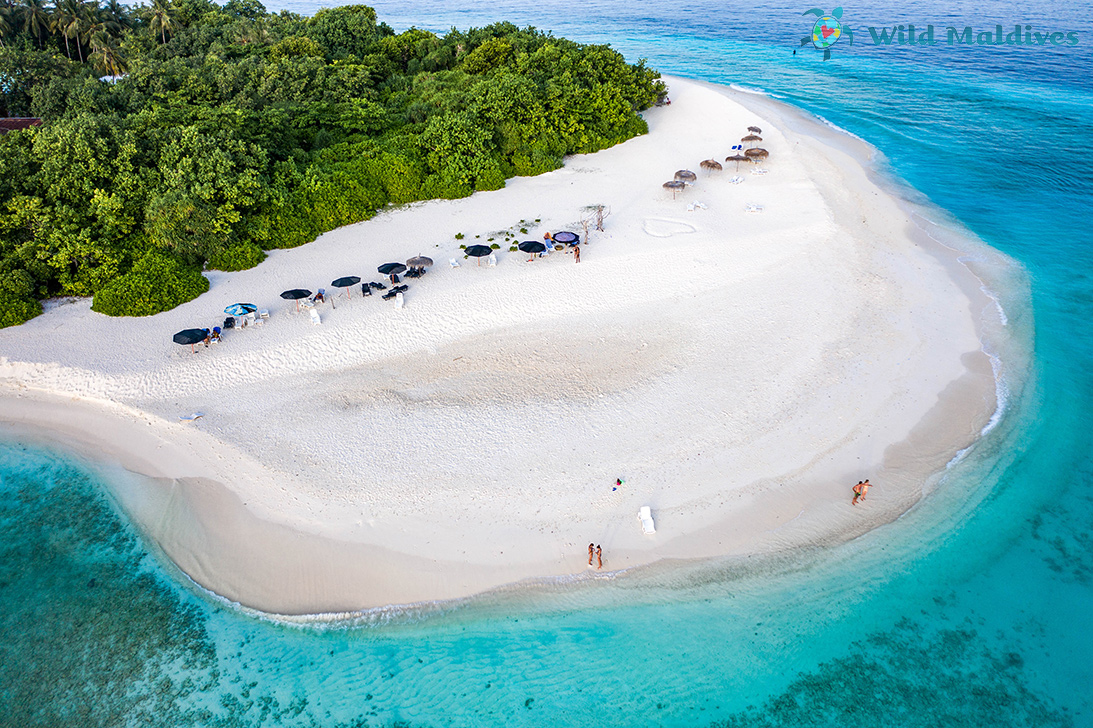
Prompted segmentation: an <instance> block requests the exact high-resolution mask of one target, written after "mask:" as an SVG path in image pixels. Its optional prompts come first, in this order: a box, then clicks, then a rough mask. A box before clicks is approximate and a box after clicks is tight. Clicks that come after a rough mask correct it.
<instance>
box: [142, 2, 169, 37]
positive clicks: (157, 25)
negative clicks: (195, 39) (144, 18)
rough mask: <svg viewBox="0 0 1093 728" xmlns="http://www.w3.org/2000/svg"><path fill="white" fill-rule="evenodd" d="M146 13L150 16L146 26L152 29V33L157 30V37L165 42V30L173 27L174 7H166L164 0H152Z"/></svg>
mask: <svg viewBox="0 0 1093 728" xmlns="http://www.w3.org/2000/svg"><path fill="white" fill-rule="evenodd" d="M148 14H149V18H150V21H149V23H148V27H150V28H151V29H152V32H153V33H155V32H156V31H157V30H158V31H159V37H160V38H161V39H162V41H163V42H164V43H166V42H167V32H168V31H172V30H174V28H175V21H174V15H175V10H174V8H172V7H168V5H167V3H166V2H164V0H152V7H151V8H150V9H149V11H148Z"/></svg>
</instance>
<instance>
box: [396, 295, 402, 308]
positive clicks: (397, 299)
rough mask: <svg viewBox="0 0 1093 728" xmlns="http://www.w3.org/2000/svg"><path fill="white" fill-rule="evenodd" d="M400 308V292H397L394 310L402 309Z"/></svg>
mask: <svg viewBox="0 0 1093 728" xmlns="http://www.w3.org/2000/svg"><path fill="white" fill-rule="evenodd" d="M402 306H403V299H402V291H399V292H398V293H396V294H395V308H402Z"/></svg>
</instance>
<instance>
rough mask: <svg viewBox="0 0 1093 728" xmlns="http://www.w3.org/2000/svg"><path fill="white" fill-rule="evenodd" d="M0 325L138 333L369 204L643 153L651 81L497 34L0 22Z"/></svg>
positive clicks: (162, 4) (261, 18)
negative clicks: (80, 310) (631, 142)
mask: <svg viewBox="0 0 1093 728" xmlns="http://www.w3.org/2000/svg"><path fill="white" fill-rule="evenodd" d="M0 41H2V44H3V45H2V47H0V117H17V118H22V119H28V120H34V121H33V122H32V123H26V124H21V125H19V126H21V127H22V128H16V129H14V130H12V131H10V132H8V133H6V134H3V135H0V326H11V325H15V324H20V323H22V322H24V321H26V320H28V319H30V318H32V317H34V316H36V315H38V314H39V313H40V312H41V310H42V308H41V303H40V301H41V300H43V299H49V298H56V297H68V296H79V297H88V296H93V297H94V303H93V308H94V310H95V311H98V312H100V313H105V314H109V315H113V316H144V315H150V314H155V313H158V312H161V311H165V310H168V309H171V308H173V307H175V306H177V305H179V304H180V303H183V302H185V301H189V300H192V299H193V298H195V297H197V296H199V295H200V294H202V293H204V292H205V291H207V290H208V288H209V282H208V279H207V278H206V277H205V276H204V275H202V271H203V270H205V271H208V270H219V271H240V270H244V269H247V268H250V267H253V266H255V265H257V264H258V263H259V262H261V261H262V260H263V259H264V258H265V256H266V251H269V250H273V249H279V248H292V247H295V246H298V245H302V244H304V243H307V242H309V241H311V240H314V239H315V238H316V236H318V235H320V234H322V233H325V232H327V231H331V230H334V229H336V228H338V227H340V226H343V225H347V224H351V223H356V222H360V221H362V220H366V219H368V218H370V217H372V216H373V215H374V214H375V213H376V211H377V210H380V209H382V208H384V207H386V206H388V205H400V204H405V203H411V202H416V201H421V200H429V199H436V198H443V199H455V198H462V197H466V196H468V195H470V194H472V193H473V192H475V191H481V190H496V189H499V188H501V187H503V186H504V184H505V181H506V179H508V178H512V177H514V176H529V175H538V174H541V173H543V172H548V171H550V170H554V169H557V168H559V167H560V166H561V165H562V161H563V159H564V158H565V157H566V156H567V155H572V154H586V153H591V152H596V151H598V150H601V149H605V148H608V147H610V146H612V145H615V144H617V143H619V142H622V141H625V140H627V139H630V138H632V137H634V136H637V135H640V134H643V133H645V132H646V131H647V129H648V127H647V125H646V122H645V121H644V120H643V119H642V118H641V117H640V115H639V113H638V112H640V111H641V110H644V109H647V108H649V107H650V106H652V105H654V104H656V103H657V102H658V101H659V100H662V99H663V98H664V96H665V94H666V91H665V86H664V84H663V82H661V81H660V80H659V74H658V73H656V72H655V71H653V70H652V69H649V68H647V67H646V66H645V65H644V64H643V63H637V64H629V63H627V62H626V61H625V60H624V59H623V57H622V56H621V55H620V54H618V53H617V52H615V51H614V50H612V49H610V48H608V47H606V46H596V45H582V44H579V43H575V42H572V41H568V40H565V39H561V38H555V37H553V36H552V35H550V34H548V33H542V32H539V31H536V30H535V29H533V28H525V29H520V28H517V27H516V26H514V25H511V24H507V23H499V24H495V25H491V26H488V27H485V28H480V29H473V30H469V31H466V32H460V31H457V30H452V31H451V32H449V33H447V34H445V35H444V36H438V35H435V34H433V33H430V32H426V31H422V30H417V29H410V30H407V31H405V32H403V33H399V34H396V33H395V32H394V31H392V29H391V28H390V27H388V26H387V25H385V24H384V23H381V22H377V18H376V14H375V11H374V10H372V9H371V8H369V7H366V6H363V5H354V6H346V7H338V8H329V9H324V10H321V11H319V12H318V13H316V14H315V15H314V16H313V17H310V18H306V17H301V16H299V15H295V14H293V13H289V12H281V13H268V12H266V10H265V9H264V8H263V7H262V5H261V4H260V3H258V2H257V0H230V1H229V2H228V3H226V4H225V5H223V6H221V5H217V4H215V3H213V2H210V0H175V1H172V2H166V1H165V0H155V2H153V4H152V5H150V6H140V7H137V8H130V7H127V6H125V5H121V4H119V3H118V2H117V0H109V2H107V3H105V4H100V3H98V2H87V1H86V0H59V1H58V2H57V3H56V5H55V6H50V5H47V4H46V3H44V2H43V1H42V0H19V2H17V3H15V4H14V5H0Z"/></svg>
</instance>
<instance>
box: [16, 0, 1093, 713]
mask: <svg viewBox="0 0 1093 728" xmlns="http://www.w3.org/2000/svg"><path fill="white" fill-rule="evenodd" d="M274 7H281V6H274ZM284 7H288V8H290V9H293V10H296V11H299V12H312V11H314V9H316V7H318V5H315V4H311V3H286V4H285V5H284ZM376 7H377V10H378V12H379V14H380V17H381V19H383V20H386V21H387V22H388V23H389V24H390V25H392V26H393V27H395V28H396V30H401V29H404V28H406V27H408V26H409V25H411V24H413V25H417V26H418V27H423V28H428V29H434V30H444V29H446V28H448V27H450V26H453V25H454V26H458V27H461V28H465V27H467V26H471V25H483V24H485V23H488V22H491V21H493V20H502V19H507V20H511V21H513V22H515V23H517V24H518V25H534V26H536V27H539V28H542V29H551V30H553V31H554V32H556V33H557V34H558V35H564V36H567V37H572V38H575V39H578V40H584V41H590V42H610V43H611V44H612V45H613V46H614V47H616V48H618V49H619V50H621V51H622V52H624V53H625V54H626V55H627V57H628V58H631V59H632V60H636V59H637V58H641V57H645V58H648V59H649V62H650V64H651V65H653V66H654V67H656V68H658V69H660V70H662V71H664V72H667V73H674V74H678V75H683V76H688V77H693V78H699V79H704V80H709V81H715V82H720V83H732V84H738V85H740V86H744V87H747V88H751V89H756V90H759V89H761V90H764V91H766V92H769V93H772V94H775V95H776V96H777V97H779V98H781V99H783V100H785V101H787V102H789V103H792V104H795V105H798V106H801V107H803V108H805V109H808V110H809V111H812V112H814V113H816V114H819V115H822V116H823V117H824V118H826V119H828V120H830V121H831V122H833V123H835V124H837V125H838V126H840V127H842V128H844V129H847V130H849V131H851V132H853V133H854V134H857V135H858V136H861V137H862V138H864V139H866V140H867V141H869V142H871V143H872V144H874V145H875V146H877V147H878V148H879V149H880V150H881V152H882V153H883V155H884V161H883V162H882V164H883V171H884V172H885V173H887V174H889V175H890V176H891V179H892V182H893V184H895V185H898V186H900V188H901V189H902V190H903V192H904V194H906V195H908V196H909V197H912V198H915V199H917V200H919V201H920V202H924V203H926V204H928V205H934V206H937V207H938V208H941V209H943V210H945V211H947V213H943V212H941V211H940V210H936V209H935V210H933V211H932V212H931V213H928V214H931V215H932V216H933V217H935V218H937V219H938V221H940V222H942V223H943V224H944V225H945V226H946V227H952V228H959V227H960V226H966V227H967V229H969V230H971V231H972V232H973V233H975V234H976V235H978V236H979V237H981V238H982V239H983V240H984V241H986V242H987V243H989V244H990V245H991V246H993V247H995V248H997V249H999V250H1001V251H1003V252H1005V253H1007V254H1008V255H1010V256H1012V257H1013V258H1014V259H1016V260H1017V261H1018V262H1019V263H1020V265H1021V266H1022V271H1011V272H1010V273H1009V274H1002V275H1001V276H1000V279H999V280H998V283H999V285H1000V289H999V293H1000V295H1001V296H1002V302H1003V305H1004V306H1005V307H1006V310H1007V313H1008V314H1009V317H1010V320H1009V328H1010V329H1011V331H1012V332H1013V337H1014V339H1015V340H1018V341H1020V340H1023V339H1025V338H1028V339H1030V340H1031V341H1032V342H1033V347H1034V360H1033V363H1032V366H1031V369H1030V371H1028V372H1025V371H1014V372H1012V374H1014V376H1013V378H1012V382H1013V387H1012V389H1011V390H1010V391H1009V403H1008V409H1007V412H1006V416H1005V417H1004V418H1003V420H1002V422H1001V424H1000V425H999V426H998V427H997V428H995V429H994V430H993V431H991V433H990V434H989V435H988V436H987V437H985V438H984V440H983V441H982V442H981V443H980V445H979V446H978V447H977V448H976V449H975V450H974V451H973V452H972V453H971V454H970V455H969V456H968V457H967V458H965V459H964V460H963V461H961V462H960V463H958V464H956V465H955V466H954V467H953V468H952V469H951V470H950V472H949V474H948V477H947V481H946V482H945V483H943V485H942V486H941V487H939V488H938V490H937V491H936V492H935V493H934V495H933V496H932V497H931V498H929V499H927V500H926V501H924V502H923V503H922V504H921V505H920V506H919V507H917V508H916V509H914V510H913V511H912V512H911V513H909V514H908V515H907V516H905V517H904V518H903V519H901V520H900V521H899V522H897V523H895V524H892V525H890V526H888V527H885V528H883V529H879V530H878V531H876V532H874V533H872V534H870V535H868V536H867V537H865V538H862V539H859V540H857V541H855V542H854V543H851V544H848V545H847V546H845V547H841V548H839V549H836V550H834V551H831V552H823V553H808V554H800V555H798V556H796V557H795V558H793V559H792V560H788V561H785V562H763V563H754V564H751V563H748V564H737V563H721V564H719V563H711V564H702V565H695V566H693V567H689V568H686V569H676V570H674V571H672V572H670V573H668V572H666V573H664V574H662V575H660V576H659V577H657V576H655V575H654V576H651V577H648V578H646V579H643V580H641V581H640V582H638V581H636V580H621V581H617V582H614V583H604V584H601V585H597V586H594V587H591V588H587V587H585V588H560V589H556V590H552V591H550V592H544V593H534V594H510V595H502V596H498V597H491V598H488V599H482V600H478V601H474V602H471V603H469V604H464V605H458V606H454V607H451V608H449V609H445V610H442V611H437V612H433V613H429V614H420V615H411V616H409V617H400V618H396V619H393V620H387V619H385V618H379V617H377V618H376V619H374V620H371V621H369V622H368V623H366V624H359V625H356V626H353V627H348V628H347V627H340V628H337V629H331V628H319V627H316V626H314V625H308V626H292V625H281V624H274V623H271V622H267V621H262V620H259V619H256V618H252V617H250V616H247V615H243V614H240V613H238V612H236V611H234V610H232V609H231V608H230V607H227V606H224V605H221V604H219V603H218V602H215V601H213V600H209V599H207V598H205V597H204V596H202V595H199V594H197V593H195V592H194V591H192V590H191V589H190V588H189V587H187V586H184V584H185V580H184V579H180V578H179V576H178V574H176V573H175V572H174V571H173V569H172V568H171V567H170V565H169V564H163V563H161V562H160V561H159V560H158V559H157V558H155V557H153V556H150V555H149V554H148V552H147V550H146V546H145V545H144V544H143V542H142V541H141V539H140V538H139V537H138V536H137V535H135V534H134V533H133V532H132V530H131V528H130V526H129V525H128V524H127V521H126V520H125V518H124V517H123V516H121V515H119V514H118V513H117V511H116V509H115V508H114V507H113V505H112V504H111V502H110V501H109V499H108V497H107V496H106V495H105V493H106V491H105V489H104V488H103V487H102V485H101V483H100V482H99V479H100V478H103V477H111V475H110V474H109V473H106V474H94V473H92V471H91V470H89V469H88V468H87V467H86V466H85V465H82V464H80V463H75V462H72V461H69V460H66V459H65V458H64V457H62V456H60V455H58V454H56V453H51V452H47V451H43V450H37V449H33V448H26V447H23V446H17V445H12V446H6V447H3V448H0V548H2V549H3V558H2V559H0V605H2V607H3V608H2V610H0V725H4V726H9V725H10V726H28V725H57V724H60V723H67V724H85V725H139V724H155V725H179V726H189V725H194V726H198V725H201V726H204V725H214V726H221V725H223V726H228V725H232V726H237V725H241V726H247V725H289V726H312V725H321V726H343V725H345V726H349V725H389V724H395V723H404V724H408V725H498V724H509V725H573V726H582V725H624V724H625V725H654V724H655V725H676V726H697V725H732V726H743V725H749V726H750V725H756V726H790V725H792V726H829V725H830V726H855V725H863V726H864V725H870V726H871V725H909V726H919V725H921V726H954V725H969V726H972V725H974V726H982V725H1011V726H1069V725H1074V726H1087V725H1093V704H1091V697H1090V696H1091V695H1093V536H1091V532H1093V466H1091V465H1090V454H1091V453H1093V435H1091V433H1093V426H1091V425H1093V416H1091V414H1090V413H1091V412H1093V408H1091V406H1090V405H1091V404H1093V374H1091V373H1090V369H1091V366H1090V365H1091V363H1093V327H1090V326H1089V324H1088V323H1087V322H1088V320H1089V319H1090V318H1091V316H1093V285H1091V279H1090V275H1091V273H1093V252H1091V251H1093V245H1091V244H1093V233H1091V231H1090V229H1089V224H1088V223H1089V221H1090V220H1093V162H1091V161H1090V156H1089V153H1088V148H1089V143H1090V140H1091V139H1093V84H1091V82H1090V80H1089V77H1088V69H1089V68H1091V67H1093V63H1091V62H1090V60H1091V58H1090V48H1091V47H1093V25H1091V20H1090V18H1091V17H1093V14H1090V8H1089V7H1088V6H1087V5H1085V4H1082V3H1076V2H1070V3H1052V4H1050V5H1048V4H1041V5H1036V6H1028V7H1024V8H1021V7H1017V6H1014V5H1010V4H1002V3H1000V2H994V1H992V2H978V3H974V4H972V3H958V4H953V5H943V4H941V3H938V2H933V1H931V2H918V3H911V4H906V5H902V4H901V5H899V6H898V8H897V6H895V5H881V4H879V3H877V2H869V3H863V4H860V5H858V6H855V7H847V9H846V13H845V15H844V19H845V20H846V21H847V22H848V23H850V24H851V25H852V26H853V27H854V28H855V30H856V32H855V36H856V37H855V40H856V42H855V45H854V46H853V47H841V44H840V45H837V46H836V49H835V50H836V53H835V55H834V58H833V59H832V60H831V61H828V62H823V61H822V60H821V57H820V55H819V53H818V52H815V51H811V50H810V49H807V48H806V49H802V50H801V51H799V52H798V53H797V55H793V53H792V51H793V49H794V48H797V47H798V39H799V38H800V37H801V36H803V35H804V34H805V33H806V32H807V31H808V28H809V25H810V23H809V22H808V20H807V19H802V17H801V15H800V13H801V11H803V10H805V9H807V8H805V7H792V8H789V7H777V6H773V5H767V6H763V7H760V8H756V9H751V10H746V11H745V10H740V9H738V8H729V7H727V6H723V5H719V4H714V3H710V2H705V1H704V0H703V1H700V2H689V3H681V2H652V1H651V0H640V1H639V2H629V3H626V4H621V3H606V2H589V3H581V4H576V3H558V2H549V1H548V2H536V3H531V2H527V1H526V0H520V1H517V0H507V1H505V2H497V3H491V4H489V5H488V6H487V5H479V4H473V3H471V2H468V1H467V0H460V2H457V3H445V4H442V5H438V4H435V3H424V2H420V1H416V0H415V2H408V3H394V2H384V3H378V4H377V5H376ZM823 9H824V10H831V9H832V8H823ZM894 20H898V22H901V23H906V22H914V23H915V24H916V25H918V24H919V23H928V22H934V23H935V24H936V25H938V26H941V25H948V24H953V25H960V26H964V25H972V26H975V27H976V28H981V27H982V28H993V26H994V25H995V24H996V23H1003V24H1004V25H1007V26H1009V25H1013V24H1014V23H1017V22H1021V23H1022V24H1026V23H1027V24H1034V25H1035V26H1037V27H1038V28H1039V27H1041V26H1042V27H1044V28H1045V29H1050V30H1055V29H1060V30H1070V29H1074V30H1078V31H1080V32H1081V36H1080V38H1081V42H1080V43H1079V45H1078V46H1076V47H1074V48H1059V49H1049V48H1023V49H1016V48H1011V49H1004V48H1003V49H995V48H947V47H939V48H923V49H910V48H891V49H878V48H872V47H871V46H869V45H868V44H867V43H866V42H864V41H865V39H866V38H868V33H867V32H865V33H863V32H861V31H859V30H858V29H859V28H860V26H863V25H877V26H879V25H881V24H883V23H886V22H887V23H891V22H892V21H894ZM863 36H864V37H863ZM949 215H951V219H950V218H949ZM1021 280H1027V282H1028V284H1029V286H1030V287H1031V306H1032V310H1031V311H1026V310H1025V308H1024V305H1023V299H1022V293H1021V288H1020V285H1019V283H1020V281H1021ZM1015 281H1016V283H1015ZM1007 286H1008V287H1007ZM1003 360H1004V361H1006V362H1007V363H1008V365H1009V366H1011V367H1014V368H1020V365H1019V359H1018V358H1017V357H1016V356H1014V358H1012V359H1008V360H1007V359H1006V358H1005V356H1003ZM1018 374H1020V375H1022V376H1017V375H1018Z"/></svg>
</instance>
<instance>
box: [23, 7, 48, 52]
mask: <svg viewBox="0 0 1093 728" xmlns="http://www.w3.org/2000/svg"><path fill="white" fill-rule="evenodd" d="M19 11H20V14H21V15H22V16H23V30H24V31H26V32H27V33H30V34H31V35H33V36H34V37H35V38H36V39H37V40H38V47H39V48H41V47H42V33H45V32H49V8H47V7H46V5H45V3H44V2H43V0H22V5H21V6H20V8H19Z"/></svg>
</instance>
